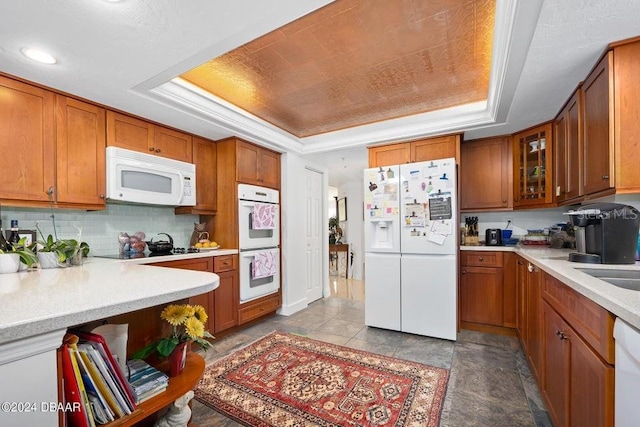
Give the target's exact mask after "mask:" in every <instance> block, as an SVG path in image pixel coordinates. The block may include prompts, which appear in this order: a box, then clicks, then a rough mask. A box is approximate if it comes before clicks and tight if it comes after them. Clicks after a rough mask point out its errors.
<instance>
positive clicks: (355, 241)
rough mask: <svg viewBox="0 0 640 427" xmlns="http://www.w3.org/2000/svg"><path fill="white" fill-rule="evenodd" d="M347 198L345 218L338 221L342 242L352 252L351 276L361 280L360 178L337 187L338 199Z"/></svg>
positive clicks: (361, 193) (361, 223)
mask: <svg viewBox="0 0 640 427" xmlns="http://www.w3.org/2000/svg"><path fill="white" fill-rule="evenodd" d="M343 197H346V198H347V220H346V221H343V222H341V223H340V227H341V228H342V231H343V232H344V237H343V239H342V241H343V242H345V243H349V245H350V247H349V249H350V250H351V251H352V252H353V265H352V266H351V267H350V269H349V274H350V275H351V277H353V278H354V279H357V280H362V277H363V275H362V272H363V271H364V223H363V219H362V215H363V209H364V190H363V187H362V180H357V181H349V182H345V183H343V184H342V185H341V186H340V187H338V199H341V198H343Z"/></svg>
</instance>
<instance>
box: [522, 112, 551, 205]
mask: <svg viewBox="0 0 640 427" xmlns="http://www.w3.org/2000/svg"><path fill="white" fill-rule="evenodd" d="M552 147H553V141H552V123H551V122H549V123H545V124H543V125H540V126H537V127H535V128H531V129H527V130H525V131H523V132H520V133H518V134H515V135H514V136H513V185H514V187H513V202H514V206H531V205H546V204H550V203H553V176H552V175H553V157H552Z"/></svg>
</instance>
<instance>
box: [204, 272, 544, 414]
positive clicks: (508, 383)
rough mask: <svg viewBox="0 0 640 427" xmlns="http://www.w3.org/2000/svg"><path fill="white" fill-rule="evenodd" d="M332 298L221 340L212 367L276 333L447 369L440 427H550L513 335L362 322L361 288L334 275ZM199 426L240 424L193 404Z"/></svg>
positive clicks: (210, 359)
mask: <svg viewBox="0 0 640 427" xmlns="http://www.w3.org/2000/svg"><path fill="white" fill-rule="evenodd" d="M331 288H332V296H331V297H329V298H325V299H321V300H318V301H316V302H314V303H312V304H310V305H309V307H308V308H306V309H305V310H302V311H300V312H298V313H296V314H294V315H292V316H289V317H285V316H277V315H276V316H273V317H271V318H269V319H267V320H265V321H263V322H261V323H259V324H257V325H254V326H251V327H249V328H246V329H243V330H241V331H238V332H236V333H234V334H233V335H229V336H227V337H224V338H222V339H220V340H218V341H216V342H215V343H214V345H213V348H212V349H211V350H209V351H208V352H207V354H206V359H207V363H211V362H213V361H215V360H218V359H219V358H221V357H224V356H226V355H228V354H230V353H232V352H233V351H235V350H237V349H239V348H241V347H244V346H246V345H248V344H249V343H251V342H253V341H255V340H257V339H259V338H261V337H263V336H264V335H266V334H267V333H269V332H271V331H273V330H279V331H285V332H294V333H297V334H302V335H305V336H308V337H310V338H313V339H317V340H321V341H326V342H330V343H334V344H339V345H345V346H347V347H352V348H357V349H361V350H366V351H371V352H374V353H379V354H385V355H388V356H393V357H397V358H399V359H406V360H412V361H415V362H420V363H425V364H428V365H433V366H439V367H443V368H448V369H450V378H449V384H448V387H447V394H446V397H445V401H444V407H443V410H442V415H441V419H440V426H443V427H444V426H537V427H540V426H551V425H552V424H551V422H550V420H549V417H548V415H547V412H546V410H545V408H544V404H543V403H542V398H541V397H540V393H539V390H538V387H537V385H536V383H535V381H534V380H533V378H532V376H531V372H530V371H529V367H528V365H527V362H526V361H525V358H524V355H523V353H522V350H521V348H520V345H519V343H518V340H517V339H516V338H514V337H505V336H500V335H491V334H483V333H479V332H472V331H466V330H463V331H461V333H460V334H459V336H458V341H456V342H451V341H446V340H440V339H435V338H427V337H421V336H417V335H411V334H404V333H401V332H394V331H387V330H383V329H376V328H370V327H367V326H365V325H364V302H363V299H364V284H363V283H362V282H361V281H356V280H351V279H350V280H348V281H347V280H345V279H344V278H342V279H338V278H337V277H334V276H332V282H331ZM193 421H194V422H195V423H196V424H197V425H199V426H201V427H213V426H215V427H231V426H233V427H236V426H240V425H241V424H238V423H236V422H235V421H233V420H230V419H228V418H226V417H224V416H222V415H220V414H218V413H217V412H215V411H213V410H211V409H209V408H208V407H206V406H204V405H202V404H201V403H199V402H197V401H194V403H193Z"/></svg>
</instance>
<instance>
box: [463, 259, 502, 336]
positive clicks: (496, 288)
mask: <svg viewBox="0 0 640 427" xmlns="http://www.w3.org/2000/svg"><path fill="white" fill-rule="evenodd" d="M460 321H462V322H473V323H484V324H487V325H495V326H502V269H500V268H487V267H466V266H463V267H462V274H461V276H460Z"/></svg>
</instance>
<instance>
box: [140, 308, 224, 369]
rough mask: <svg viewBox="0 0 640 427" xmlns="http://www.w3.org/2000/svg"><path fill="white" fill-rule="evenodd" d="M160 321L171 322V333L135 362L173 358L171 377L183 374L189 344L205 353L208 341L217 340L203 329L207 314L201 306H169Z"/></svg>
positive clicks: (144, 350) (209, 344)
mask: <svg viewBox="0 0 640 427" xmlns="http://www.w3.org/2000/svg"><path fill="white" fill-rule="evenodd" d="M160 318H162V320H165V321H166V322H167V323H169V324H170V325H171V327H172V332H171V334H170V335H169V336H167V337H163V338H160V339H159V340H157V341H154V342H153V343H151V344H149V345H147V346H146V347H144V348H142V349H141V350H139V351H138V352H136V353H135V354H134V355H133V356H132V359H145V358H147V357H149V356H150V355H151V354H152V353H154V352H155V353H157V354H159V355H160V356H163V357H167V356H168V357H169V358H170V372H169V375H170V376H176V375H178V374H180V372H182V369H183V368H184V363H185V360H186V353H187V349H188V348H187V345H188V344H190V343H192V342H195V343H197V344H198V345H200V347H202V349H203V350H205V351H206V350H208V349H209V347H211V343H210V342H209V341H207V340H206V338H214V337H213V335H211V334H210V333H209V332H208V331H206V330H205V329H204V324H205V322H206V321H207V318H208V316H207V312H206V311H205V309H204V307H202V306H200V305H189V304H170V305H168V306H166V307H165V308H164V310H162V313H161V314H160Z"/></svg>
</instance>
